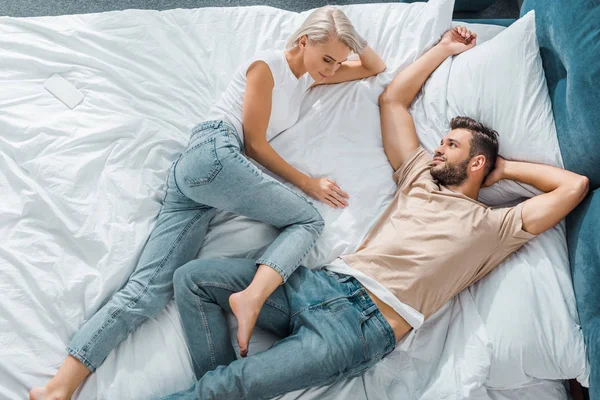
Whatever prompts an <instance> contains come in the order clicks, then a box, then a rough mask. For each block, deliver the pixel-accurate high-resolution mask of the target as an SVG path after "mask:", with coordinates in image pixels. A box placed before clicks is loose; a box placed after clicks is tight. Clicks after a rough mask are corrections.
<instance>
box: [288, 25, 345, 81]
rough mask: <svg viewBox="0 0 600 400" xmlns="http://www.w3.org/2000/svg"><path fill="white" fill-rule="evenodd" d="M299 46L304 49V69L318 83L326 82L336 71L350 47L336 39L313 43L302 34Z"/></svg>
mask: <svg viewBox="0 0 600 400" xmlns="http://www.w3.org/2000/svg"><path fill="white" fill-rule="evenodd" d="M300 46H302V47H303V49H304V66H305V67H306V71H307V72H308V73H309V74H310V76H311V77H312V78H313V79H314V80H315V82H318V83H327V79H328V78H329V77H330V76H332V75H334V74H335V73H336V71H337V70H338V69H339V68H340V66H341V65H342V63H343V62H344V61H346V60H347V59H348V55H349V54H350V48H349V47H348V46H346V45H345V44H343V43H342V42H340V41H339V40H338V39H330V40H329V41H327V42H326V43H313V42H311V41H309V40H307V37H306V36H303V37H302V38H300Z"/></svg>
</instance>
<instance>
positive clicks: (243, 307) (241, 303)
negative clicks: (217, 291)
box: [229, 291, 262, 357]
mask: <svg viewBox="0 0 600 400" xmlns="http://www.w3.org/2000/svg"><path fill="white" fill-rule="evenodd" d="M229 305H230V306H231V311H233V315H235V318H236V319H237V322H238V331H237V342H238V345H239V346H240V355H241V356H242V357H246V356H247V355H248V344H249V343H250V337H251V336H252V331H253V330H254V325H256V320H257V319H258V314H259V313H260V309H261V308H262V302H261V301H260V300H256V299H254V298H252V296H249V295H248V294H247V293H246V292H245V291H242V292H238V293H234V294H232V295H231V296H229Z"/></svg>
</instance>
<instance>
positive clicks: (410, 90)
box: [379, 27, 477, 171]
mask: <svg viewBox="0 0 600 400" xmlns="http://www.w3.org/2000/svg"><path fill="white" fill-rule="evenodd" d="M476 38H477V35H476V34H474V33H472V32H471V31H469V30H468V29H466V28H463V27H455V28H453V29H451V30H449V31H447V32H446V33H444V35H443V36H442V40H441V41H440V42H439V43H438V44H437V45H435V46H434V47H433V48H432V49H430V50H429V51H428V52H426V53H425V54H423V55H422V56H421V57H420V58H419V59H418V60H417V61H415V62H414V63H412V64H411V65H409V66H408V67H406V68H405V69H403V70H402V71H400V72H399V73H398V75H396V77H395V78H394V80H393V81H392V83H390V84H389V86H388V87H387V88H386V89H385V90H384V91H383V93H382V94H381V95H380V96H379V109H380V111H379V112H380V115H381V136H382V138H383V148H384V150H385V154H386V156H387V158H388V160H389V161H390V164H391V165H392V167H393V168H394V171H395V170H397V169H398V168H400V166H401V165H402V164H403V163H404V161H405V160H406V159H407V157H408V156H410V155H411V154H412V153H413V152H414V151H415V150H416V149H417V147H418V146H419V139H418V138H417V132H416V130H415V124H414V122H413V119H412V116H411V115H410V113H409V112H408V109H409V107H410V105H411V103H412V102H413V100H414V99H415V97H416V96H417V94H418V93H419V90H421V87H422V86H423V84H424V83H425V81H426V80H427V78H429V76H430V75H431V74H432V72H433V71H435V69H436V68H437V67H439V66H440V64H441V63H442V62H443V61H444V60H445V59H446V58H448V57H450V56H453V55H456V54H459V53H462V52H463V51H466V50H469V49H471V48H472V47H474V46H475V42H476Z"/></svg>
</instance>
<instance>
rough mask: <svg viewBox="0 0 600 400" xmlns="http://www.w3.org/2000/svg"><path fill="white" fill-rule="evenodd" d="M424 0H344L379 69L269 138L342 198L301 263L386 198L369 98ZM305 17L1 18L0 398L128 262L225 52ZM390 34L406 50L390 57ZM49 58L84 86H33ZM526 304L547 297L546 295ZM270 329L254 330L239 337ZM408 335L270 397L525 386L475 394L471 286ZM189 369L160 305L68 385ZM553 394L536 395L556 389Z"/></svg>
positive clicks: (327, 91) (41, 364)
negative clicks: (83, 377)
mask: <svg viewBox="0 0 600 400" xmlns="http://www.w3.org/2000/svg"><path fill="white" fill-rule="evenodd" d="M430 3H432V4H429V5H424V4H416V5H413V6H411V7H413V9H412V11H407V9H406V7H408V6H407V5H406V4H378V5H368V6H349V7H345V9H346V10H347V13H348V15H349V16H350V17H351V19H352V20H353V21H355V23H356V26H357V28H358V30H359V31H361V32H365V36H366V37H367V39H368V40H369V41H370V43H371V44H372V45H373V46H374V47H375V48H376V49H378V50H379V51H380V52H381V54H382V55H383V56H384V58H385V60H386V61H387V62H388V66H389V68H388V72H387V73H386V74H382V75H381V76H380V77H378V78H371V79H368V80H365V81H362V82H355V83H348V84H343V85H337V86H336V87H320V88H316V89H315V90H313V91H312V93H311V95H310V96H309V98H308V99H307V101H306V102H305V104H304V105H303V110H304V114H303V117H302V118H301V120H300V121H299V122H298V124H297V125H296V126H295V127H293V128H292V129H290V130H289V131H287V132H285V133H284V134H282V135H280V136H279V137H278V138H276V139H275V140H274V141H273V146H274V147H275V148H276V150H277V151H279V152H280V153H281V154H282V156H284V157H285V158H286V159H287V160H289V161H290V162H292V163H293V164H294V165H295V166H297V167H298V168H301V169H302V170H304V171H305V172H307V173H309V174H314V175H323V176H329V177H332V178H334V179H336V180H337V182H338V183H339V184H340V186H341V187H342V188H344V189H345V190H346V191H347V192H348V193H349V194H350V195H351V199H350V204H351V207H349V208H347V209H345V210H332V209H327V208H326V207H325V206H322V205H318V206H319V207H320V210H322V212H323V215H324V216H325V219H326V221H327V226H328V228H327V229H328V232H325V233H324V235H323V237H322V239H321V240H320V242H319V245H318V246H317V247H316V250H315V251H313V252H312V253H311V254H310V256H309V257H308V258H307V263H308V264H310V265H313V266H314V265H319V264H322V263H325V262H327V261H331V259H333V258H334V257H335V256H337V255H338V254H340V253H342V252H347V251H351V250H352V249H353V248H354V247H355V246H356V245H357V244H358V242H359V241H360V239H361V238H362V237H363V236H364V234H365V233H366V232H367V230H368V228H369V227H370V225H371V224H372V223H373V222H374V220H375V219H376V217H377V216H378V215H379V213H380V212H381V211H382V210H383V207H384V205H385V204H386V203H387V202H388V201H389V200H390V199H391V196H392V193H393V190H394V185H393V182H392V180H391V168H390V166H389V164H388V163H387V161H386V159H385V155H384V154H383V149H382V146H381V139H380V130H379V118H378V108H377V105H376V100H377V95H378V93H379V92H380V91H381V89H382V88H383V87H384V85H385V84H387V83H388V82H389V80H390V79H391V77H392V76H393V72H394V71H397V70H398V68H400V67H401V66H404V65H407V63H408V62H410V61H412V60H413V59H414V58H415V57H416V56H417V55H418V51H417V50H413V49H421V50H422V49H424V48H426V47H427V46H430V45H431V44H432V43H433V42H434V41H435V38H433V36H432V35H429V36H427V37H420V36H418V35H415V32H417V31H419V29H420V31H421V32H422V31H424V30H427V29H429V30H431V31H433V32H435V31H439V29H440V27H442V28H444V26H443V25H444V24H446V25H447V26H446V27H449V24H450V16H451V10H452V1H445V0H434V1H432V2H430ZM435 6H439V7H442V8H444V10H443V12H444V13H445V14H444V15H445V16H446V17H445V18H446V20H444V21H445V22H444V21H442V22H440V18H437V19H436V18H429V19H427V18H423V16H422V14H421V13H424V12H431V9H427V8H426V7H435ZM303 17H304V16H303V15H300V14H295V13H290V12H286V11H282V10H277V9H273V8H268V7H252V8H232V9H196V10H171V11H165V12H156V11H135V10H128V11H124V12H111V13H103V14H90V15H77V16H64V17H48V18H24V19H14V18H6V17H4V18H0V171H2V172H1V173H0V193H2V196H1V198H2V201H1V202H0V235H1V237H2V242H1V245H0V293H1V295H0V351H1V355H0V398H2V399H22V398H25V397H26V394H27V391H28V389H29V388H31V387H32V386H35V385H40V384H43V383H45V382H46V381H47V380H48V379H49V378H50V377H51V376H52V375H54V373H55V372H56V371H57V368H58V366H59V365H60V364H61V362H62V361H63V359H64V357H65V351H64V348H65V346H66V344H67V343H68V342H69V340H70V338H71V336H72V335H73V333H74V332H75V331H76V330H77V328H78V327H79V326H80V325H81V324H82V323H83V322H84V321H85V319H86V318H89V317H90V316H91V315H93V313H94V312H95V311H96V310H98V309H99V308H100V307H101V306H102V304H103V302H105V301H106V300H107V299H108V298H109V297H110V295H111V294H112V293H114V292H115V291H116V290H118V289H119V287H121V285H122V284H123V283H124V282H125V281H126V279H127V277H128V276H129V274H130V273H131V271H132V269H133V268H134V265H135V262H136V260H137V257H138V255H139V253H140V251H141V249H142V247H143V245H144V243H145V240H146V239H147V237H148V235H149V233H150V230H151V228H152V226H153V223H154V220H155V217H156V215H157V213H158V210H159V208H160V202H161V200H162V197H163V194H164V185H163V182H164V179H165V177H166V172H167V169H168V167H169V166H170V163H171V162H172V161H173V160H174V159H175V157H176V155H177V154H178V153H179V152H180V151H181V150H182V149H183V148H184V146H185V144H186V142H187V136H188V132H189V130H190V128H191V127H192V126H193V125H194V124H195V123H197V122H199V121H202V119H203V116H204V115H205V113H206V111H207V110H208V107H209V106H210V105H211V104H212V103H213V102H214V100H215V99H216V96H218V95H219V93H220V92H221V91H222V90H223V89H224V88H225V86H226V84H227V82H228V80H229V77H230V76H231V74H232V73H233V71H234V69H235V68H236V67H237V65H238V64H239V62H241V61H242V60H243V59H245V58H247V57H249V56H251V55H252V54H253V53H254V52H255V51H256V50H259V49H263V48H269V47H282V46H283V44H284V40H285V38H287V36H288V35H289V34H290V33H291V32H292V31H293V30H294V29H295V27H296V26H298V25H299V24H300V22H301V21H302V19H303ZM411 24H412V25H411ZM419 24H420V25H419ZM417 28H418V29H417ZM444 29H445V28H444ZM444 29H442V30H441V31H440V32H443V30H444ZM490 29H492V31H493V30H494V29H496V30H497V28H490ZM438 37H439V36H438ZM215 38H218V40H215ZM411 46H412V47H411ZM403 49H411V50H410V51H407V52H406V53H402V54H400V55H399V54H398V53H399V52H400V51H401V50H403ZM232 60H233V61H232ZM53 73H60V74H61V75H62V76H63V77H65V78H66V79H67V80H69V81H70V82H71V83H73V84H74V85H75V86H76V87H77V88H78V89H80V90H81V91H83V92H84V94H85V99H84V100H83V102H82V103H81V104H80V105H78V106H77V107H76V108H75V109H74V110H69V109H67V108H66V107H65V106H64V105H63V104H62V103H61V102H60V101H58V100H57V99H55V98H54V97H53V96H52V95H51V94H49V93H48V92H47V91H45V90H44V88H43V87H42V83H43V82H44V81H45V80H46V79H47V78H48V77H50V76H51V75H52V74H53ZM425 117H426V116H424V115H415V118H425ZM340 232H345V233H346V234H345V235H341V234H340ZM275 234H276V232H275V231H274V229H273V228H271V227H268V226H265V225H262V224H260V223H258V222H255V221H251V220H248V219H246V218H242V217H234V216H232V215H229V214H225V213H221V214H219V215H218V216H217V217H216V218H215V220H214V221H213V222H212V224H211V230H210V232H209V234H208V236H207V238H206V242H205V245H204V247H203V249H202V251H201V253H200V255H199V256H200V257H227V256H248V257H252V256H255V255H256V254H258V253H259V252H260V249H261V248H263V247H264V246H265V245H266V244H267V243H268V242H269V241H270V240H271V239H272V238H273V237H274V235H275ZM536 240H538V241H539V242H540V243H542V244H541V245H539V248H538V250H536V251H537V252H538V253H539V254H541V253H543V251H544V248H545V247H546V248H552V247H558V248H561V246H562V244H563V243H564V241H565V239H564V232H561V234H560V235H558V237H556V236H544V235H542V237H540V238H538V239H536ZM538 253H534V256H535V255H536V254H538ZM549 257H550V258H551V261H554V260H556V263H557V264H560V265H562V266H563V267H564V266H565V265H564V260H562V259H561V258H560V257H559V258H552V257H553V256H552V253H550V256H549ZM561 263H562V264H561ZM566 267H567V268H568V266H566ZM567 281H568V280H567ZM567 283H568V282H567ZM567 283H564V285H566V284H567ZM561 289H562V290H565V291H571V293H572V289H571V288H570V287H565V286H562V287H561ZM570 306H572V305H570ZM539 311H541V312H544V311H546V312H551V311H552V305H550V304H549V305H548V309H547V310H539ZM571 339H573V338H571ZM272 340H273V338H270V337H268V335H267V334H265V333H264V332H257V333H256V334H255V335H254V337H253V342H252V343H251V351H252V352H256V351H259V350H260V349H264V348H266V347H268V345H269V344H270V343H271V342H272ZM409 340H410V342H409V343H408V351H407V352H403V351H399V350H397V351H395V352H394V353H392V354H391V355H390V356H389V357H388V358H386V359H385V360H383V361H382V362H381V363H380V364H378V365H377V366H376V367H375V368H373V369H372V370H370V371H368V372H367V373H366V374H365V375H364V376H363V377H359V378H355V379H352V380H350V381H344V382H339V383H338V384H336V385H333V386H332V387H328V388H317V389H311V390H307V391H302V392H296V393H291V394H288V395H285V396H283V398H284V399H286V400H288V399H294V398H299V397H301V398H303V399H309V398H314V399H317V398H318V399H325V398H328V399H348V398H351V399H367V398H368V399H417V398H418V399H423V400H425V399H463V398H464V399H466V398H473V399H475V398H476V399H483V398H493V399H496V398H498V399H500V398H501V399H506V398H515V399H517V398H519V399H524V398H534V397H532V396H530V397H526V395H525V394H521V393H529V391H530V388H523V389H517V390H515V393H517V394H515V395H514V397H507V396H504V397H498V396H495V397H494V395H492V392H490V393H487V391H486V388H485V386H484V382H485V380H486V377H487V376H488V372H489V370H490V365H491V349H490V343H489V338H488V332H487V328H486V326H485V324H484V323H483V321H482V317H481V315H480V313H479V311H478V309H477V307H476V304H475V302H474V298H473V296H472V294H471V292H470V291H465V292H463V293H461V294H460V295H459V296H457V298H456V299H454V300H452V301H450V302H449V303H448V304H447V305H446V306H445V307H444V308H443V309H442V310H440V312H438V313H437V314H436V315H435V316H434V317H433V318H431V319H430V320H429V321H427V323H426V324H425V325H424V326H423V328H421V329H420V330H419V331H418V332H417V333H416V334H415V335H414V336H411V337H410V338H409ZM580 341H581V338H579V337H575V338H574V339H573V340H572V342H576V343H575V344H576V345H575V346H574V349H575V350H577V351H573V358H574V364H577V363H581V357H582V356H581V354H582V352H581V350H582V347H581V348H578V347H577V346H579V344H578V343H579V342H580ZM581 346H582V344H581ZM573 377H575V375H574V376H573ZM192 381H193V374H192V370H191V364H190V359H189V354H188V351H187V347H186V345H185V341H184V338H183V336H182V329H181V324H180V321H179V316H178V314H177V312H176V308H175V306H174V304H173V303H171V304H170V305H169V306H168V307H167V309H165V310H164V312H162V313H161V314H160V315H159V316H158V317H156V318H155V319H153V320H150V321H148V323H146V324H145V325H143V326H142V327H141V328H140V329H139V330H138V331H136V332H135V333H133V334H132V335H131V336H130V337H129V338H128V339H127V340H125V341H124V342H123V343H122V344H121V345H120V346H118V348H117V349H116V350H115V351H114V352H112V353H111V354H110V355H109V357H108V358H107V360H106V361H105V363H104V364H103V365H102V366H101V367H100V368H99V369H98V370H97V372H96V373H95V374H92V375H91V377H90V378H89V379H88V380H87V381H86V383H85V384H84V385H83V386H82V388H81V391H80V392H79V393H78V396H77V398H78V399H94V398H98V399H149V398H157V397H159V396H161V395H164V394H167V393H170V392H173V391H176V390H179V389H183V388H185V387H187V386H188V385H189V384H190V383H191V382H192ZM548 384H550V383H548ZM521 390H522V392H521ZM548 393H550V391H548ZM553 393H554V392H553ZM555 394H556V396H554V395H553V396H554V397H544V398H555V399H562V398H565V393H564V392H561V391H555ZM511 396H512V395H511Z"/></svg>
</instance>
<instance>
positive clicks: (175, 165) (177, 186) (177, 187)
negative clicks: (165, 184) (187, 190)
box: [165, 154, 187, 198]
mask: <svg viewBox="0 0 600 400" xmlns="http://www.w3.org/2000/svg"><path fill="white" fill-rule="evenodd" d="M179 160H181V154H180V155H179V157H178V158H177V161H175V164H173V167H172V168H173V183H175V189H177V191H178V192H179V194H181V195H182V196H183V197H185V198H187V196H186V195H185V194H183V192H182V191H181V189H180V188H179V184H178V183H177V177H176V176H175V169H176V168H177V164H178V163H179ZM165 198H166V195H165Z"/></svg>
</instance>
